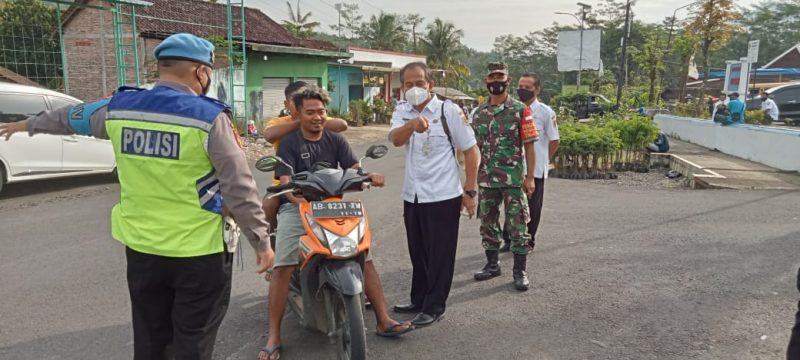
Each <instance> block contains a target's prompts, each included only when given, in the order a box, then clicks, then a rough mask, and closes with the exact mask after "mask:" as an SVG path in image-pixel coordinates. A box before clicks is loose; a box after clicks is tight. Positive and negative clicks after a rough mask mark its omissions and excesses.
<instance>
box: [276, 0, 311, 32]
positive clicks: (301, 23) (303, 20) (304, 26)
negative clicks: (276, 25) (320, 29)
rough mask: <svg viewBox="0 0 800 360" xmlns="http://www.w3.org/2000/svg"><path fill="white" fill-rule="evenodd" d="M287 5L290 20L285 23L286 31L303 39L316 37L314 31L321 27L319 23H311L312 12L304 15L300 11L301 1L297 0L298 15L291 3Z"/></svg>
mask: <svg viewBox="0 0 800 360" xmlns="http://www.w3.org/2000/svg"><path fill="white" fill-rule="evenodd" d="M286 5H287V6H288V7H289V20H284V21H283V27H285V28H286V30H287V31H289V33H291V34H292V35H294V36H297V37H299V38H302V39H308V38H310V37H311V36H312V35H314V29H315V28H316V27H317V26H319V21H313V22H309V20H310V18H311V12H310V11H309V12H307V13H306V14H305V15H303V13H302V12H301V11H300V0H297V12H296V13H295V11H294V9H293V8H292V4H291V3H290V2H288V1H287V2H286Z"/></svg>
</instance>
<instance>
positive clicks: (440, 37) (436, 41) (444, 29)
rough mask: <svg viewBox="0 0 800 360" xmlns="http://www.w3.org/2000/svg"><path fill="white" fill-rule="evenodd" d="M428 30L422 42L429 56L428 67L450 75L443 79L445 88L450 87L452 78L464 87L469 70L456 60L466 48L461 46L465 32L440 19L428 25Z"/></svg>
mask: <svg viewBox="0 0 800 360" xmlns="http://www.w3.org/2000/svg"><path fill="white" fill-rule="evenodd" d="M427 30H428V33H427V34H426V35H425V37H424V38H422V39H420V41H422V44H423V47H424V49H425V53H426V54H427V55H428V65H430V66H431V67H433V68H437V69H441V70H443V72H444V73H446V74H448V76H444V77H443V78H444V79H443V80H444V86H448V83H450V79H452V78H455V80H456V84H459V85H463V84H464V81H463V79H464V78H466V77H467V76H469V68H468V67H467V66H466V65H464V64H462V63H461V62H459V61H458V60H456V55H457V54H458V53H459V52H461V51H462V49H463V48H464V46H463V45H462V44H461V39H462V38H463V37H464V31H463V30H461V29H458V28H456V26H455V25H453V23H451V22H445V21H442V19H440V18H436V20H434V22H433V23H430V24H428V26H427ZM439 78H441V77H439Z"/></svg>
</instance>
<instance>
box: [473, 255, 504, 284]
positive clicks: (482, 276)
mask: <svg viewBox="0 0 800 360" xmlns="http://www.w3.org/2000/svg"><path fill="white" fill-rule="evenodd" d="M499 254H500V253H499V252H498V251H497V250H486V266H484V267H483V270H481V271H478V272H476V273H475V280H478V281H483V280H489V279H491V278H493V277H498V276H500V264H498V260H497V258H498V256H499Z"/></svg>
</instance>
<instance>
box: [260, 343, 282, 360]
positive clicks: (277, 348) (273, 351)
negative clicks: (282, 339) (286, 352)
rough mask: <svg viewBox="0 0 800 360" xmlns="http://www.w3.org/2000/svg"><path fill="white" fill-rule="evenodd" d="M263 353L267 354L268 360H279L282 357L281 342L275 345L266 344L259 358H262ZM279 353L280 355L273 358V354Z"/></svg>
mask: <svg viewBox="0 0 800 360" xmlns="http://www.w3.org/2000/svg"><path fill="white" fill-rule="evenodd" d="M261 353H265V354H267V360H278V359H280V358H281V344H278V345H275V346H271V347H270V346H264V348H262V349H261V351H260V352H259V353H258V358H259V359H261ZM276 353H277V354H278V357H276V358H274V359H273V358H272V356H273V355H275V354H276Z"/></svg>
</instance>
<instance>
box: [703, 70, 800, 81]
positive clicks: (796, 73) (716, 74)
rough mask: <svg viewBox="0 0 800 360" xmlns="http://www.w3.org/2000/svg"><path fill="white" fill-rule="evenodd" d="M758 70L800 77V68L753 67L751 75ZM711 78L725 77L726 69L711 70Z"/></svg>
mask: <svg viewBox="0 0 800 360" xmlns="http://www.w3.org/2000/svg"><path fill="white" fill-rule="evenodd" d="M756 71H758V75H784V76H787V75H788V76H798V77H800V68H775V69H753V70H750V75H755V74H756ZM708 78H709V79H724V78H725V71H724V70H719V71H711V72H709V73H708ZM700 79H703V74H702V73H701V74H700Z"/></svg>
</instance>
